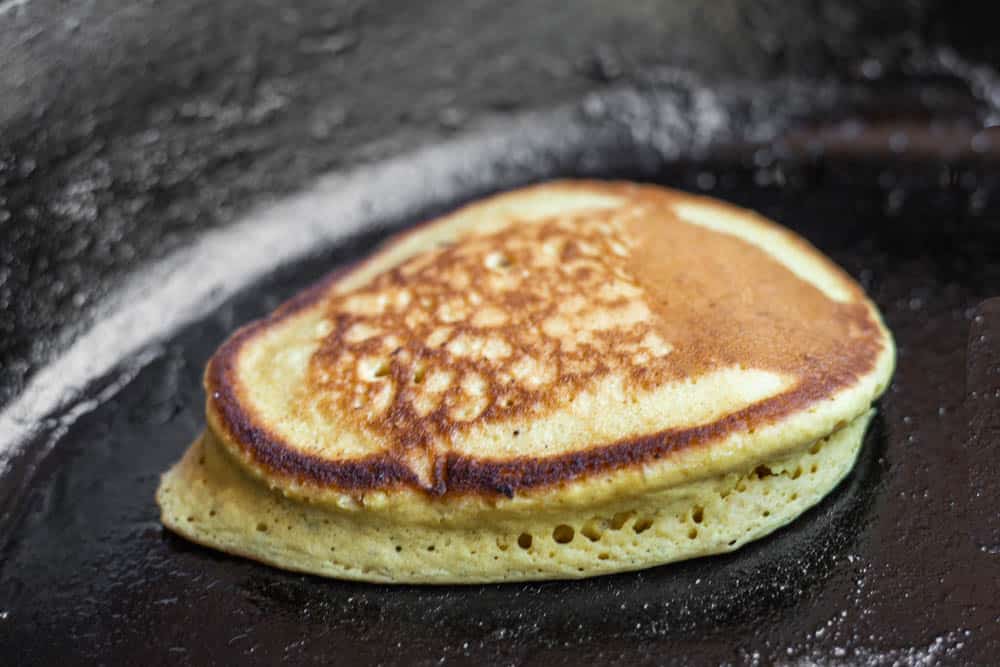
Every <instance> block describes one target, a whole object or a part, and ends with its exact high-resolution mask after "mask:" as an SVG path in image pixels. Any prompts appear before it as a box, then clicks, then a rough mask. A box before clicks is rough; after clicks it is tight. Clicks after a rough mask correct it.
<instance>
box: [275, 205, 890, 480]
mask: <svg viewBox="0 0 1000 667" xmlns="http://www.w3.org/2000/svg"><path fill="white" fill-rule="evenodd" d="M608 189H609V190H610V191H613V192H614V194H615V195H616V196H618V197H620V199H621V204H620V205H619V206H615V207H611V208H593V209H589V210H583V211H576V212H574V213H572V214H567V215H554V216H548V217H543V218H541V219H532V220H518V219H516V218H513V219H511V220H510V221H508V222H507V223H506V224H505V225H502V226H500V227H499V228H491V229H487V230H486V231H477V230H476V229H474V228H473V229H468V230H465V231H463V232H462V233H459V234H456V235H454V237H453V238H449V239H447V240H446V241H444V242H442V241H441V240H438V241H436V242H435V243H434V244H433V247H430V248H426V249H424V250H423V252H420V253H418V254H416V255H414V256H410V257H409V258H407V259H405V260H403V261H402V262H400V263H398V264H396V265H394V266H391V267H390V268H387V269H386V270H384V271H382V272H380V273H377V274H376V275H374V277H373V278H372V279H371V280H369V281H367V282H365V283H364V284H362V285H360V286H357V287H354V288H353V289H340V290H338V289H336V288H332V289H329V288H328V289H326V290H325V291H324V292H323V293H322V296H321V297H320V301H319V302H318V303H317V304H316V305H317V311H318V313H319V315H318V318H319V319H318V321H317V323H316V325H315V329H314V331H315V334H314V335H315V341H314V343H313V345H312V346H310V348H309V350H310V356H309V358H308V362H307V364H306V366H305V370H304V375H303V378H302V380H301V381H300V382H298V383H297V385H296V386H295V387H294V396H293V397H292V400H291V401H290V405H292V406H293V407H292V408H291V410H292V414H293V415H294V417H295V418H297V419H305V420H308V419H316V418H317V415H318V416H319V418H321V419H322V420H323V421H325V422H328V423H330V424H334V425H336V427H337V428H339V429H345V430H351V431H354V432H360V433H362V434H363V437H364V438H365V439H367V440H368V441H370V442H371V443H375V449H377V450H381V451H385V452H392V453H393V457H394V460H395V461H397V462H401V463H402V464H403V466H404V467H405V468H407V469H409V470H410V471H411V472H412V474H413V476H414V477H415V479H416V480H417V481H418V482H419V484H420V485H421V486H424V487H426V488H438V489H439V490H440V489H441V487H442V485H443V484H444V481H443V479H442V478H443V477H445V476H446V475H447V473H446V471H445V469H444V468H445V467H446V465H447V463H446V462H447V461H448V460H449V457H451V460H452V462H453V463H454V461H455V459H456V456H457V457H459V458H461V457H464V458H466V459H468V458H469V457H470V456H472V457H473V458H475V455H476V454H482V455H484V456H487V457H489V456H496V455H497V454H503V453H504V451H505V447H506V446H503V445H501V446H499V447H487V448H486V449H487V451H483V452H477V451H475V450H474V449H473V450H472V451H470V448H469V444H468V443H469V441H470V440H474V439H475V437H477V436H481V435H482V434H483V433H485V431H484V429H485V428H486V427H489V426H497V425H511V428H510V429H509V437H510V438H511V439H516V438H518V437H519V436H521V433H520V432H519V429H518V428H517V425H519V424H525V425H530V424H531V423H532V422H540V421H544V420H545V418H546V417H547V416H550V415H552V414H554V413H559V412H560V411H561V410H564V409H565V408H567V406H571V405H574V404H575V402H578V401H579V400H580V399H581V397H588V400H589V401H590V402H591V403H593V404H594V405H595V406H597V407H599V406H601V405H604V403H601V402H600V401H598V400H596V399H594V398H593V397H594V396H603V397H605V398H607V397H608V396H611V398H612V400H613V401H617V405H618V409H619V410H622V411H628V410H630V409H631V408H630V404H631V403H636V402H637V401H638V400H639V398H637V397H642V396H648V395H650V394H651V392H656V391H657V390H658V388H662V387H665V386H680V387H682V388H683V387H684V386H685V385H684V383H685V382H686V383H688V385H689V386H690V387H696V386H697V381H698V379H699V378H716V380H715V384H716V385H719V386H724V385H725V384H726V383H727V382H729V383H733V382H737V383H738V382H740V381H741V380H740V379H739V378H736V377H735V376H733V377H728V376H724V375H720V374H722V373H725V372H736V373H743V374H745V376H746V383H747V384H748V385H752V386H754V387H758V388H759V391H758V389H754V390H752V391H751V390H748V391H750V393H749V394H747V395H746V396H745V397H743V398H742V399H740V400H742V403H741V402H740V400H736V401H735V403H734V404H733V405H732V408H733V410H732V412H738V411H739V410H742V409H744V408H748V407H749V406H751V405H753V406H759V405H760V404H762V403H763V404H769V405H770V407H769V408H767V409H763V410H760V411H759V412H760V414H758V415H757V416H756V419H768V418H774V417H775V416H777V415H780V413H781V412H782V411H788V410H791V409H795V406H801V405H804V404H806V403H808V402H811V401H815V400H817V399H819V398H822V397H824V396H825V395H829V394H830V393H832V392H833V391H835V390H836V389H837V388H839V387H842V386H846V385H847V384H849V383H850V382H851V381H853V380H854V379H856V378H857V377H858V376H859V375H861V374H863V373H865V372H868V371H870V370H871V368H872V367H873V365H874V362H875V359H876V357H877V356H878V354H879V352H880V351H881V350H882V349H883V346H884V345H885V341H884V339H883V336H882V334H881V331H880V329H879V327H878V325H877V323H876V322H875V320H874V318H873V317H872V314H871V310H870V307H869V306H868V305H867V304H866V302H865V300H864V297H863V294H862V293H861V291H860V289H859V288H857V287H856V286H855V285H854V284H853V283H852V282H850V280H849V279H847V278H846V277H845V276H843V275H842V273H841V272H840V271H839V269H837V268H836V267H835V266H833V265H832V264H830V263H829V262H828V261H827V260H826V259H825V258H823V257H821V256H819V255H818V253H816V252H815V250H813V249H811V248H810V247H809V246H808V245H806V244H804V243H803V242H801V241H800V240H798V239H797V238H796V237H794V236H793V235H791V234H789V233H787V232H785V231H783V230H780V229H778V228H775V227H773V226H771V225H768V224H767V223H765V222H763V221H760V220H754V221H753V224H752V225H750V226H748V225H747V223H746V222H745V221H742V220H740V218H747V217H748V216H750V214H749V213H748V212H744V211H740V210H739V209H735V208H732V207H728V206H725V205H721V204H714V203H710V202H708V201H707V200H700V199H693V198H690V197H686V196H678V195H671V194H667V193H665V192H664V191H661V190H655V189H638V188H627V187H612V186H608ZM417 233H420V232H417ZM751 237H752V238H751ZM727 377H728V379H727ZM692 391H693V390H692ZM754 392H757V393H754ZM716 393H718V392H716ZM764 399H768V400H764ZM685 400H689V402H697V401H698V400H706V397H705V396H700V395H698V394H696V393H695V394H690V396H688V399H685ZM707 400H711V397H709V398H708V399H707ZM734 400H735V399H734ZM659 410H660V412H662V413H664V416H663V420H662V421H663V424H664V426H684V427H692V426H695V425H696V424H691V423H680V424H676V423H675V422H673V421H671V418H670V413H671V412H672V411H677V412H678V413H682V414H692V415H698V414H701V413H699V412H698V408H697V406H695V407H694V408H692V407H691V406H689V405H685V406H677V405H669V404H667V405H661V406H660V407H659ZM744 411H745V410H744ZM703 412H704V414H703V419H702V421H704V419H707V418H712V417H721V416H724V412H723V414H719V410H714V411H713V410H705V411H703ZM695 421H697V420H695ZM753 421H754V418H753V416H752V415H750V414H749V413H748V414H747V415H744V418H742V422H743V425H744V426H745V427H748V428H753ZM682 422H683V420H682ZM527 435H528V434H527V433H526V434H525V436H527ZM493 440H494V441H495V440H496V438H495V437H493ZM528 440H530V438H528ZM536 440H538V438H536ZM544 441H545V438H541V440H540V441H539V445H538V447H537V448H535V449H533V448H532V447H533V446H532V445H531V444H530V442H528V441H526V440H522V441H521V443H520V444H518V445H516V446H515V445H512V446H511V447H509V448H506V452H507V454H509V455H512V456H509V457H508V458H516V456H521V457H523V456H524V455H531V456H536V457H537V456H544V455H545V454H547V453H548V452H547V451H544V450H547V449H548V447H546V446H543V445H544ZM582 444H583V445H584V446H593V445H598V444H605V443H601V442H586V443H582ZM319 453H320V454H321V455H322V449H320V450H319ZM557 453H562V454H565V453H566V452H565V450H559V451H557Z"/></svg>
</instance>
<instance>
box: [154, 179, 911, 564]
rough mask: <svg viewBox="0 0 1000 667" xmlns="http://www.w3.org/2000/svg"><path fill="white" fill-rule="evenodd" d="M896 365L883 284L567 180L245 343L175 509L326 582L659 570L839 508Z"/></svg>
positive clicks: (445, 234) (171, 488) (364, 271)
mask: <svg viewBox="0 0 1000 667" xmlns="http://www.w3.org/2000/svg"><path fill="white" fill-rule="evenodd" d="M894 358H895V354H894V346H893V342H892V339H891V336H890V334H889V333H888V331H887V330H886V328H885V327H884V325H883V324H882V321H881V318H880V316H879V314H878V311H877V310H876V309H875V307H874V306H873V305H872V304H871V303H870V301H869V300H868V299H867V298H866V297H865V295H864V293H863V291H862V290H861V288H860V287H859V286H858V285H857V284H856V283H855V282H854V281H852V280H851V279H850V278H849V277H848V276H847V275H846V274H845V273H844V272H843V271H842V270H840V269H839V268H838V267H836V265H834V264H833V263H832V262H831V261H830V260H828V259H827V258H825V257H824V256H823V255H822V254H821V253H819V252H818V251H817V250H816V249H815V248H813V247H812V246H810V245H809V244H808V243H807V242H805V241H804V240H802V239H801V238H799V237H797V236H796V235H794V234H793V233H791V232H790V231H788V230H786V229H784V228H782V227H780V226H778V225H776V224H774V223H772V222H770V221H768V220H766V219H764V218H761V217H760V216H758V215H756V214H754V213H752V212H750V211H747V210H744V209H740V208H737V207H734V206H730V205H728V204H724V203H722V202H719V201H716V200H711V199H707V198H702V197H696V196H693V195H688V194H684V193H680V192H674V191H670V190H665V189H662V188H656V187H650V186H638V185H634V184H628V183H598V182H586V181H578V182H555V183H549V184H544V185H540V186H535V187H531V188H525V189H522V190H517V191H514V192H511V193H507V194H504V195H500V196H496V197H492V198H489V199H486V200H484V201H482V202H479V203H476V204H473V205H470V206H467V207H465V208H463V209H461V210H459V211H457V212H456V213H453V214H451V215H448V216H445V217H443V218H441V219H438V220H436V221H433V222H430V223H426V224H424V225H422V226H420V227H418V228H417V229H415V230H413V231H410V232H408V233H406V234H404V235H402V236H399V237H397V238H396V239H394V240H393V241H391V242H390V243H389V244H387V245H386V246H385V247H383V248H382V249H380V250H379V251H378V252H376V253H375V254H374V255H372V256H371V257H370V258H368V259H367V260H365V261H363V262H361V263H359V264H358V265H356V266H355V267H353V268H351V269H350V270H348V271H345V272H342V273H339V274H335V275H333V276H331V277H329V278H327V279H326V280H324V281H323V282H321V283H320V284H319V285H317V286H315V287H313V288H311V289H310V290H307V291H306V292H304V293H303V294H301V295H300V296H298V297H296V298H295V299H293V300H292V301H290V302H289V303H287V304H285V305H284V306H282V307H281V308H279V309H278V310H277V311H276V312H275V313H273V314H272V315H271V316H270V317H268V318H266V319H264V320H261V321H258V322H255V323H253V324H251V325H249V326H247V327H244V328H243V329H241V330H240V331H238V332H237V333H236V334H235V335H234V336H233V337H231V338H230V339H229V340H228V341H227V342H226V343H225V344H223V346H222V347H221V348H220V349H219V350H218V351H217V353H216V354H215V355H214V356H213V358H212V359H211V361H210V362H209V365H208V368H207V369H206V374H205V386H206V391H207V395H208V399H207V408H206V416H207V422H208V428H207V430H206V432H205V434H204V435H203V436H202V437H200V438H199V439H198V440H197V441H196V442H195V443H194V444H193V445H192V447H191V449H190V450H189V451H188V453H187V454H186V455H185V457H184V458H183V459H182V461H181V462H180V463H178V464H177V465H176V466H174V467H173V468H172V469H171V470H170V471H168V472H167V473H166V474H165V475H164V477H163V479H162V481H161V485H160V488H159V490H158V492H157V501H158V502H159V504H160V507H161V510H162V520H163V522H164V525H166V526H167V527H168V528H170V529H171V530H173V531H175V532H177V533H179V534H181V535H183V536H185V537H187V538H189V539H192V540H193V541H196V542H199V543H202V544H205V545H207V546H210V547H213V548H217V549H220V550H223V551H226V552H230V553H234V554H239V555H243V556H247V557H250V558H254V559H257V560H260V561H263V562H266V563H270V564H272V565H275V566H277V567H281V568H285V569H290V570H297V571H303V572H310V573H315V574H320V575H324V576H333V577H340V578H349V579H360V580H368V581H383V582H427V583H472V582H485V581H514V580H526V579H544V578H570V577H584V576H593V575H597V574H605V573H611V572H619V571H623V570H632V569H639V568H643V567H650V566H653V565H658V564H662V563H667V562H671V561H676V560H680V559H684V558H691V557H694V556H701V555H707V554H713V553H720V552H724V551H729V550H732V549H736V548H738V547H739V546H741V545H742V544H744V543H745V542H747V541H749V540H752V539H756V538H758V537H761V536H763V535H765V534H767V533H769V532H771V531H773V530H775V529H777V528H778V527H780V526H782V525H784V524H786V523H787V522H788V521H790V520H792V519H794V518H795V517H796V516H798V515H799V514H801V512H803V511H804V510H805V509H807V508H808V507H810V506H811V505H813V504H815V503H816V502H818V501H819V500H820V499H821V498H822V497H823V496H824V495H826V494H827V493H828V492H829V491H830V490H831V489H832V488H834V486H836V484H837V483H838V482H839V480H840V479H842V477H843V476H844V475H845V474H846V473H847V472H848V471H849V470H850V468H851V466H852V464H853V462H854V460H855V458H856V456H857V452H858V449H859V447H860V444H861V442H862V439H863V435H864V431H865V427H866V425H867V423H868V420H869V419H870V415H871V405H872V402H873V401H874V400H875V399H876V398H877V397H878V396H879V395H880V394H881V393H882V392H883V391H884V389H885V387H886V385H887V383H888V381H889V378H890V376H891V374H892V369H893V364H894Z"/></svg>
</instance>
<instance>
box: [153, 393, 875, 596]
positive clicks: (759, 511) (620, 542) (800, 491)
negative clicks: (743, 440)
mask: <svg viewBox="0 0 1000 667" xmlns="http://www.w3.org/2000/svg"><path fill="white" fill-rule="evenodd" d="M871 415H872V411H869V412H868V413H866V414H863V415H862V416H860V417H858V418H856V419H854V420H853V421H852V422H850V423H849V424H847V425H846V426H845V427H844V428H842V429H840V430H838V431H836V432H835V433H833V434H831V435H829V436H827V437H825V438H822V439H820V440H818V441H816V442H814V443H811V444H809V445H807V446H806V447H803V448H801V449H799V450H796V451H795V452H793V453H791V454H788V455H786V456H785V457H784V458H781V459H777V460H772V461H766V462H763V463H760V464H758V465H755V466H753V467H752V468H747V469H742V470H733V471H729V472H725V473H723V474H716V475H714V476H709V477H706V478H702V479H698V480H695V481H691V482H687V483H682V484H678V485H675V486H671V487H668V488H665V489H661V490H658V491H655V492H652V493H646V494H641V495H638V496H634V497H622V498H618V499H616V500H614V501H610V502H607V503H604V504H602V505H599V506H592V507H587V508H585V509H562V510H559V509H552V510H551V511H533V512H531V513H528V514H522V515H518V514H517V513H511V512H507V513H503V512H498V513H494V514H491V513H489V512H484V513H483V515H482V516H481V521H478V522H473V523H470V522H463V523H462V524H460V525H447V524H441V523H438V524H431V523H426V524H421V523H412V522H404V523H399V522H394V521H393V520H392V516H391V514H384V515H378V516H372V515H369V514H367V513H365V512H359V511H356V510H355V511H351V510H344V509H341V508H337V507H332V506H326V505H321V504H316V503H304V502H301V501H298V500H294V499H291V498H288V497H286V496H285V495H283V494H282V493H281V492H280V491H276V490H273V489H271V488H269V487H268V486H267V485H266V484H263V483H261V482H260V481H257V480H255V479H253V478H251V476H249V475H248V474H247V473H246V472H244V471H243V470H242V469H241V468H240V467H239V466H238V465H236V464H234V462H233V460H232V458H231V457H230V456H229V455H227V454H226V453H225V452H224V450H222V449H221V447H220V446H219V444H218V443H217V441H216V440H215V438H214V436H212V435H211V434H210V433H206V435H204V436H203V437H202V438H200V439H199V440H198V441H197V442H196V443H195V444H194V446H192V447H191V448H190V449H189V450H188V452H187V453H186V454H185V456H184V458H183V459H182V460H181V462H179V463H178V464H177V465H176V466H175V467H174V468H172V469H171V470H170V471H169V472H168V473H167V474H166V475H165V476H164V478H163V481H162V484H161V486H160V489H159V491H158V492H157V501H158V502H159V504H160V507H161V508H162V518H163V522H164V524H165V525H166V526H167V527H168V528H170V529H171V530H173V531H175V532H177V533H179V534H180V535H183V536H184V537H187V538H188V539H190V540H192V541H194V542H198V543H200V544H203V545H205V546H209V547H212V548H215V549H218V550H221V551H225V552H228V553H231V554H235V555H240V556H245V557H247V558H251V559H254V560H258V561H261V562H264V563H269V564H271V565H275V566H278V567H281V568H283V569H287V570H294V571H301V572H307V573H311V574H317V575H321V576H327V577H336V578H341V579H357V580H364V581H378V582H386V583H442V584H443V583H481V582H502V581H525V580H533V579H553V578H562V579H568V578H580V577H589V576H594V575H600V574H611V573H615V572H623V571H629V570H637V569H641V568H646V567H651V566H655V565H661V564H665V563H670V562H674V561H679V560H684V559H688V558H694V557H698V556H706V555H711V554H718V553H724V552H729V551H733V550H736V549H739V548H740V547H741V546H743V545H744V544H746V543H747V542H750V541H752V540H755V539H759V538H760V537H763V536H764V535H767V534H768V533H771V532H772V531H774V530H776V529H778V528H780V527H781V526H784V525H785V524H787V523H789V522H790V521H792V520H793V519H795V518H796V517H797V516H799V515H800V514H801V513H802V512H804V511H805V510H807V509H808V508H809V507H811V506H813V505H815V504H816V503H817V502H819V501H820V500H821V499H822V498H823V497H824V496H825V495H826V494H828V493H829V492H830V491H831V490H832V489H833V488H834V487H835V486H836V485H837V484H838V483H839V482H840V481H841V480H842V479H843V478H844V476H845V475H847V473H848V472H849V471H850V469H851V467H852V466H853V465H854V462H855V460H856V458H857V455H858V452H859V450H860V448H861V444H862V441H863V438H864V433H865V429H866V427H867V424H868V422H869V420H870V418H871Z"/></svg>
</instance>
